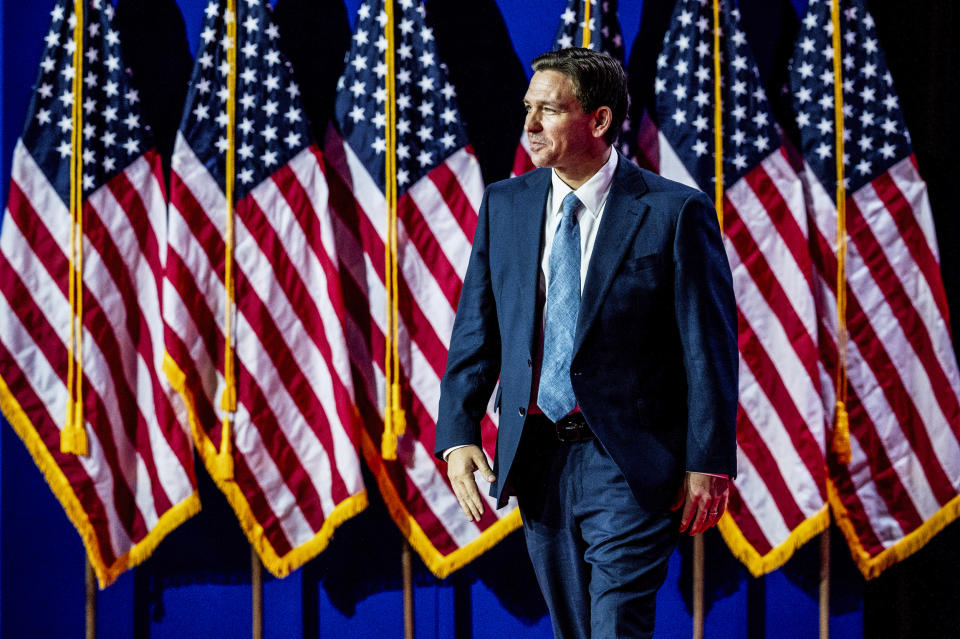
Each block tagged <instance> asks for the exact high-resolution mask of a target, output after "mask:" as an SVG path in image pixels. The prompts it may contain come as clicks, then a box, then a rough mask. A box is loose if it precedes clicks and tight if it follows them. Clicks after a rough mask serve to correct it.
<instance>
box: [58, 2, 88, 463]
mask: <svg viewBox="0 0 960 639" xmlns="http://www.w3.org/2000/svg"><path fill="white" fill-rule="evenodd" d="M83 2H84V0H75V2H74V3H73V7H74V8H73V11H74V18H75V21H74V25H73V42H74V45H75V47H74V49H73V105H72V107H73V108H72V111H71V114H72V116H73V117H72V119H73V131H72V135H71V137H70V142H71V145H70V218H71V223H70V264H69V266H68V273H69V275H68V284H67V289H68V293H67V295H68V297H69V299H70V338H69V339H68V341H67V392H68V393H69V397H68V399H67V415H66V423H65V424H64V427H63V430H62V431H61V432H60V452H62V453H66V454H74V455H86V454H88V453H89V450H90V445H89V441H88V440H87V431H86V428H85V423H86V420H85V419H84V415H83ZM74 358H76V359H74Z"/></svg>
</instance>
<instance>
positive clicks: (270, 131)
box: [260, 125, 277, 142]
mask: <svg viewBox="0 0 960 639" xmlns="http://www.w3.org/2000/svg"><path fill="white" fill-rule="evenodd" d="M260 135H262V136H263V139H264V141H266V142H272V141H274V140H276V139H277V127H275V126H270V125H267V126H265V127H263V131H262V132H261V133H260Z"/></svg>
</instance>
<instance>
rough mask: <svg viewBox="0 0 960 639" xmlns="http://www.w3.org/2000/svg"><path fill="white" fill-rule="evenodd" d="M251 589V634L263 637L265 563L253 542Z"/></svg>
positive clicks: (251, 547) (261, 638)
mask: <svg viewBox="0 0 960 639" xmlns="http://www.w3.org/2000/svg"><path fill="white" fill-rule="evenodd" d="M250 591H251V596H252V602H251V603H252V604H253V618H252V623H251V634H252V635H253V639H263V564H262V563H261V562H260V557H259V556H258V555H257V550H256V549H255V548H254V547H253V544H250Z"/></svg>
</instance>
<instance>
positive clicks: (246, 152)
mask: <svg viewBox="0 0 960 639" xmlns="http://www.w3.org/2000/svg"><path fill="white" fill-rule="evenodd" d="M237 155H239V156H240V159H241V160H249V159H250V158H252V157H253V147H252V146H250V145H249V144H247V143H246V142H244V143H243V144H241V145H240V148H239V149H237Z"/></svg>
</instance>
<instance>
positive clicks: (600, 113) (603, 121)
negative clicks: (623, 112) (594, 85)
mask: <svg viewBox="0 0 960 639" xmlns="http://www.w3.org/2000/svg"><path fill="white" fill-rule="evenodd" d="M612 122H613V111H611V110H610V107H607V106H602V107H600V108H599V109H597V110H596V111H594V112H593V137H595V138H600V137H603V136H604V135H605V134H606V132H607V129H609V128H610V126H611V124H612Z"/></svg>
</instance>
